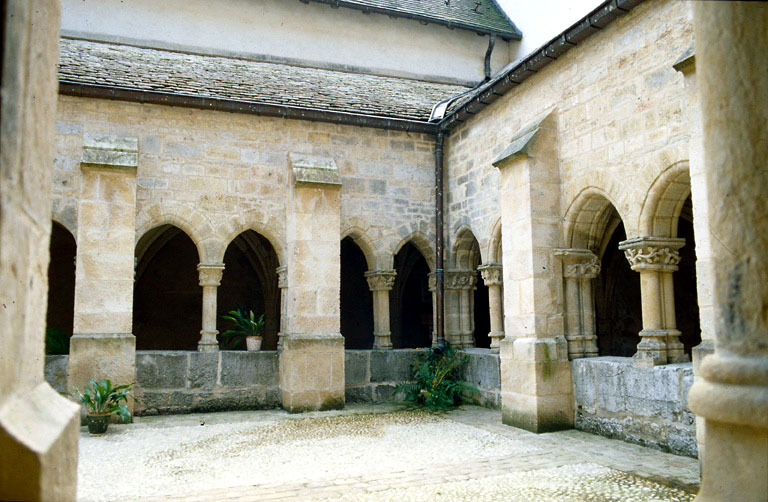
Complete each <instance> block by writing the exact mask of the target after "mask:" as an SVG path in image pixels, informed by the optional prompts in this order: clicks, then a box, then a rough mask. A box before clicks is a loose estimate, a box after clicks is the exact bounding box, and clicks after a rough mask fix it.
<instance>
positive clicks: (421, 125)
mask: <svg viewBox="0 0 768 502" xmlns="http://www.w3.org/2000/svg"><path fill="white" fill-rule="evenodd" d="M59 94H61V95H64V96H75V97H81V98H97V99H112V100H117V101H130V102H134V103H147V104H154V105H165V106H182V107H185V108H197V109H201V110H215V111H222V112H233V113H247V114H252V115H264V116H267V117H280V118H286V119H295V120H308V121H311V122H328V123H332V124H343V125H355V126H361V127H373V128H378V129H389V130H395V131H405V132H412V133H420V134H429V135H432V136H434V135H436V134H437V128H438V124H433V123H429V122H427V121H420V120H410V119H399V118H392V117H383V116H380V115H366V114H362V113H349V112H339V111H330V110H321V109H319V108H305V107H300V106H287V105H275V104H271V103H259V102H248V101H236V100H230V99H221V98H208V97H202V96H190V95H183V94H171V93H167V92H160V91H148V90H139V89H130V88H125V87H118V86H111V85H98V84H84V83H78V82H70V81H67V80H59Z"/></svg>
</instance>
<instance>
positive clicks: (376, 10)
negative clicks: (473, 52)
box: [301, 0, 523, 41]
mask: <svg viewBox="0 0 768 502" xmlns="http://www.w3.org/2000/svg"><path fill="white" fill-rule="evenodd" d="M310 1H312V2H316V3H322V4H326V5H330V6H332V7H347V8H350V9H355V10H359V11H362V12H365V13H373V14H384V15H387V16H391V17H400V18H405V19H413V20H416V21H420V22H423V23H432V24H440V25H443V26H447V27H448V28H455V29H459V30H467V31H472V32H475V33H478V34H481V35H494V36H497V37H500V38H502V39H504V40H506V41H510V40H522V39H523V34H522V33H521V32H520V30H519V29H517V26H515V25H514V23H512V26H511V28H512V29H511V30H494V29H491V28H487V27H484V26H479V25H472V24H467V23H461V22H456V21H446V20H444V19H440V18H434V17H430V16H423V15H421V14H413V13H408V12H403V11H399V10H395V9H386V8H383V7H371V6H368V5H360V4H356V3H354V2H348V1H345V0H301V2H302V3H309V2H310ZM502 12H503V11H502ZM507 19H509V18H507Z"/></svg>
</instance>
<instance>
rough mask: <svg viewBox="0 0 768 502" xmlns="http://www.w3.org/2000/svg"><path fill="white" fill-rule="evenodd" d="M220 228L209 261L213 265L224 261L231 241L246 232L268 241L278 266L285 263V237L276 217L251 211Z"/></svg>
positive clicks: (262, 212)
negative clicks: (251, 232)
mask: <svg viewBox="0 0 768 502" xmlns="http://www.w3.org/2000/svg"><path fill="white" fill-rule="evenodd" d="M221 228H222V229H221V231H220V232H219V233H218V237H219V238H218V239H217V242H216V243H215V244H214V245H213V246H212V247H213V250H212V253H211V257H212V260H211V261H212V262H213V263H221V261H222V260H223V259H224V253H225V252H226V250H227V248H228V247H229V245H230V244H231V243H232V241H233V240H234V239H235V238H236V237H237V236H239V235H240V234H242V233H243V232H246V231H247V230H253V231H254V232H256V233H257V234H259V235H261V236H262V237H264V238H265V239H266V240H267V241H269V244H270V245H271V246H272V249H273V250H274V252H275V254H276V255H277V259H278V262H279V263H280V264H284V263H285V258H284V257H285V253H284V249H283V245H284V243H285V235H284V233H283V230H282V224H281V223H280V220H279V219H278V218H277V217H275V216H270V215H268V214H267V213H265V212H264V211H261V210H251V211H248V212H246V213H244V214H242V215H238V216H236V217H235V218H233V219H232V220H231V221H228V222H227V224H226V225H222V227H221Z"/></svg>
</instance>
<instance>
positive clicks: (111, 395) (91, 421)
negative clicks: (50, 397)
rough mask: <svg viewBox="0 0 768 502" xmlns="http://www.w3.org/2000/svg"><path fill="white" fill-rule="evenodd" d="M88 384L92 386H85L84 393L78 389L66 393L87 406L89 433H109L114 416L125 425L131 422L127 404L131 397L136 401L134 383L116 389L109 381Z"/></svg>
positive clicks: (91, 381) (92, 381)
mask: <svg viewBox="0 0 768 502" xmlns="http://www.w3.org/2000/svg"><path fill="white" fill-rule="evenodd" d="M88 383H89V384H90V385H85V387H83V391H82V392H80V389H78V388H77V387H73V391H72V392H66V393H65V394H67V395H68V396H72V397H74V398H75V399H77V400H79V401H80V403H82V405H83V406H85V411H86V415H85V423H86V424H87V425H88V432H90V433H91V434H104V433H105V432H107V427H108V426H109V420H110V418H111V417H112V415H117V416H119V417H120V419H121V420H122V421H123V422H124V423H125V422H129V421H130V420H131V412H130V411H129V410H128V406H126V403H127V402H128V397H129V396H130V397H131V398H132V399H133V400H134V401H135V400H136V398H135V397H134V396H133V395H132V394H131V391H132V390H133V383H129V384H127V385H118V386H116V387H112V382H111V381H110V380H108V379H106V380H105V379H102V380H99V381H98V382H97V381H96V380H93V379H91V380H88Z"/></svg>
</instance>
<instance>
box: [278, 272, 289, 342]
mask: <svg viewBox="0 0 768 502" xmlns="http://www.w3.org/2000/svg"><path fill="white" fill-rule="evenodd" d="M277 287H278V288H280V331H279V332H278V333H277V350H283V337H284V336H285V334H286V333H287V332H288V315H287V314H286V310H285V306H286V305H285V303H286V302H285V294H286V291H287V290H288V267H285V266H281V267H277Z"/></svg>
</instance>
